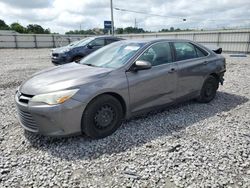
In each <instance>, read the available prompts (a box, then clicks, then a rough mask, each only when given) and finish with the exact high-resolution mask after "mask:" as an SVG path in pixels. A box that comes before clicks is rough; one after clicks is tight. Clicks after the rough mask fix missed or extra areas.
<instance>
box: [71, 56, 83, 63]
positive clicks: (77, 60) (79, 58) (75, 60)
mask: <svg viewBox="0 0 250 188" xmlns="http://www.w3.org/2000/svg"><path fill="white" fill-rule="evenodd" d="M82 58H83V57H82V56H76V57H74V58H73V59H72V61H74V62H76V63H78V62H79V61H81V59H82Z"/></svg>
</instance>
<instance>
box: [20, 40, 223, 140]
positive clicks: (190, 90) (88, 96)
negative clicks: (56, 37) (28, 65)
mask: <svg viewBox="0 0 250 188" xmlns="http://www.w3.org/2000/svg"><path fill="white" fill-rule="evenodd" d="M225 71H226V67H225V58H224V57H222V56H221V55H220V54H216V53H215V52H213V51H212V50H210V49H208V48H206V47H204V46H202V45H200V44H197V43H194V42H192V41H187V40H164V39H161V40H160V39H158V40H141V41H140V40H138V41H134V40H123V41H119V42H116V43H113V44H111V45H108V46H106V47H104V48H101V49H99V50H97V51H96V52H94V53H92V54H91V55H89V56H87V57H86V58H84V59H83V60H81V61H80V62H79V63H69V64H66V65H63V66H59V67H53V68H49V69H46V70H43V71H41V72H38V73H36V74H34V75H33V76H32V77H31V78H29V79H28V80H27V81H25V82H23V83H22V85H21V86H20V87H19V89H18V90H17V92H16V95H15V101H16V105H17V109H18V116H19V120H20V123H21V125H22V126H23V127H24V129H26V130H28V131H30V132H35V133H39V134H42V135H47V136H66V135H75V134H81V133H85V134H86V135H88V136H90V137H92V138H103V137H106V136H108V135H110V134H112V133H113V132H114V131H115V130H116V129H117V128H118V127H119V126H120V125H121V123H122V120H123V119H125V118H129V117H131V116H132V115H135V114H138V113H145V112H147V111H149V110H151V109H152V108H153V109H156V108H158V107H165V106H167V105H171V104H174V103H177V102H181V101H186V100H190V99H197V101H199V102H205V103H207V102H210V101H211V100H212V99H213V98H214V97H215V95H216V91H217V89H218V87H219V83H221V84H222V83H223V75H224V72H225Z"/></svg>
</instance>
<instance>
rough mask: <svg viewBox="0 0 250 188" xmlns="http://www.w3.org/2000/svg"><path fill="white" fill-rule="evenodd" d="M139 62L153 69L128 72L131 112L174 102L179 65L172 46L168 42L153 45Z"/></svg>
mask: <svg viewBox="0 0 250 188" xmlns="http://www.w3.org/2000/svg"><path fill="white" fill-rule="evenodd" d="M138 60H144V61H148V62H150V63H151V64H152V68H151V69H148V70H140V71H137V72H134V71H128V72H126V76H127V79H128V84H129V94H130V107H131V112H132V113H133V112H136V111H140V110H143V109H145V108H149V107H153V106H158V105H163V104H166V103H171V102H173V101H174V100H175V91H176V83H177V72H176V71H177V65H176V64H175V63H174V62H173V59H172V51H171V47H170V44H169V43H168V42H158V43H156V44H153V45H152V46H151V47H149V48H148V49H147V50H146V51H144V53H142V55H141V56H140V57H139V58H138Z"/></svg>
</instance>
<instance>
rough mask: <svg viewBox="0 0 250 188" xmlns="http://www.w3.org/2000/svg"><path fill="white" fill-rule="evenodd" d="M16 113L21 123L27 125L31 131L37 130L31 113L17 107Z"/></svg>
mask: <svg viewBox="0 0 250 188" xmlns="http://www.w3.org/2000/svg"><path fill="white" fill-rule="evenodd" d="M18 115H19V119H20V121H21V123H22V124H23V126H24V127H27V128H28V129H29V130H31V131H37V130H38V126H37V124H36V122H35V120H34V119H33V117H32V115H31V114H30V113H29V112H25V111H23V110H21V109H18Z"/></svg>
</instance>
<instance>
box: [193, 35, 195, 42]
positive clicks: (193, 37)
mask: <svg viewBox="0 0 250 188" xmlns="http://www.w3.org/2000/svg"><path fill="white" fill-rule="evenodd" d="M193 41H195V33H193Z"/></svg>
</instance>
